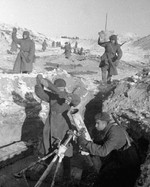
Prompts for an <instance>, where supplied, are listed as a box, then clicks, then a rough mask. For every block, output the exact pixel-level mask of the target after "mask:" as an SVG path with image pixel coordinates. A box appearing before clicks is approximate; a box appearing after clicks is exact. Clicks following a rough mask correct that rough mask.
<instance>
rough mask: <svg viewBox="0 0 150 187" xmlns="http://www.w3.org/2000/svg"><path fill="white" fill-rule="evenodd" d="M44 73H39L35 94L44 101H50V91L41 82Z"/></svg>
mask: <svg viewBox="0 0 150 187" xmlns="http://www.w3.org/2000/svg"><path fill="white" fill-rule="evenodd" d="M41 80H42V75H37V77H36V85H35V94H36V95H37V96H38V97H39V98H40V99H41V100H43V101H45V102H49V101H50V95H49V94H50V93H48V92H47V91H45V90H44V86H43V85H42V83H41Z"/></svg>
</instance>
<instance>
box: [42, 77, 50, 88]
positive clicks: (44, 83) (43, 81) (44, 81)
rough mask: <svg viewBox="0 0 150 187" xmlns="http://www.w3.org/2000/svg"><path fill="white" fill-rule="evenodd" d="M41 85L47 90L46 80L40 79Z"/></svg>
mask: <svg viewBox="0 0 150 187" xmlns="http://www.w3.org/2000/svg"><path fill="white" fill-rule="evenodd" d="M41 84H42V85H43V86H44V87H45V88H48V86H49V84H48V82H47V80H46V79H44V78H42V79H41Z"/></svg>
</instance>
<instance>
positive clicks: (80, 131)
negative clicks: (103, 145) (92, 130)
mask: <svg viewBox="0 0 150 187" xmlns="http://www.w3.org/2000/svg"><path fill="white" fill-rule="evenodd" d="M85 133H86V129H85V128H84V127H83V128H81V129H80V130H79V131H78V136H82V137H83V138H85Z"/></svg>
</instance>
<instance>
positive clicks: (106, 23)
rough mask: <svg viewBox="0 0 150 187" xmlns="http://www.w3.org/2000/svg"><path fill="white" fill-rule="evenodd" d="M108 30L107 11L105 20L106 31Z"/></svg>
mask: <svg viewBox="0 0 150 187" xmlns="http://www.w3.org/2000/svg"><path fill="white" fill-rule="evenodd" d="M106 31H107V13H106V20H105V33H106Z"/></svg>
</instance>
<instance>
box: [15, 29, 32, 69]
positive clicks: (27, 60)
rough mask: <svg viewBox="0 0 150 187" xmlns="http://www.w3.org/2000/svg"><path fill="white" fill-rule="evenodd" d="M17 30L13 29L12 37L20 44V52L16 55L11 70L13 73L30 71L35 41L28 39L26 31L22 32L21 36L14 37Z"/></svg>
mask: <svg viewBox="0 0 150 187" xmlns="http://www.w3.org/2000/svg"><path fill="white" fill-rule="evenodd" d="M16 34H17V30H13V33H12V38H13V41H14V42H15V43H16V44H19V45H20V52H19V53H18V55H17V58H16V61H15V64H14V67H13V72H14V73H31V72H32V69H33V62H34V58H35V43H34V41H33V40H31V39H30V36H29V35H30V34H29V32H28V31H24V32H23V38H22V39H18V38H17V37H16Z"/></svg>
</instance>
